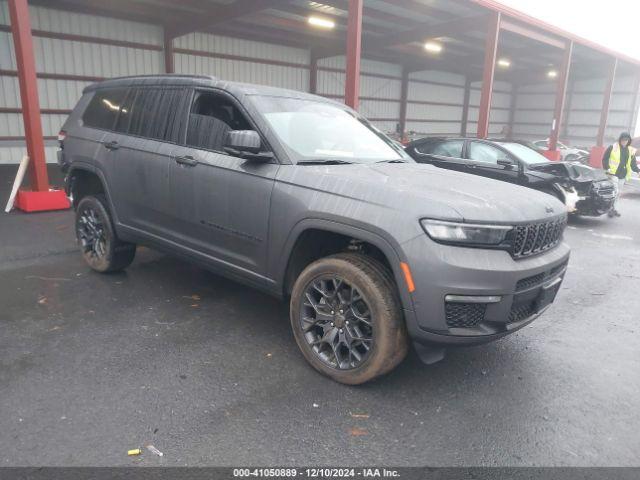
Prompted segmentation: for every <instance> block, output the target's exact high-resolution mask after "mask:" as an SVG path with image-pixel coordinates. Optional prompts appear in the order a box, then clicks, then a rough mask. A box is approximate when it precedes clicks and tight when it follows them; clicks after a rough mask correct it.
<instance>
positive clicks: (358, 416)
mask: <svg viewBox="0 0 640 480" xmlns="http://www.w3.org/2000/svg"><path fill="white" fill-rule="evenodd" d="M349 415H351V418H369V414H368V413H352V412H349Z"/></svg>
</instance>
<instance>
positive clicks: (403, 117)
mask: <svg viewBox="0 0 640 480" xmlns="http://www.w3.org/2000/svg"><path fill="white" fill-rule="evenodd" d="M408 96H409V70H408V69H407V67H404V68H403V69H402V83H401V84H400V132H398V133H400V141H401V142H402V141H404V137H405V134H406V133H407V98H408Z"/></svg>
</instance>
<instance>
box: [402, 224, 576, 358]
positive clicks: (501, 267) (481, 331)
mask: <svg viewBox="0 0 640 480" xmlns="http://www.w3.org/2000/svg"><path fill="white" fill-rule="evenodd" d="M403 249H404V252H405V254H406V255H407V259H408V263H409V265H410V268H411V271H412V274H413V279H414V283H415V288H416V290H415V291H414V292H413V293H412V294H411V296H412V303H413V307H414V308H413V311H409V310H407V311H405V318H406V323H407V328H408V331H409V333H410V335H411V336H412V338H413V340H414V341H416V342H418V343H422V344H434V343H435V344H450V345H472V344H481V343H486V342H490V341H492V340H495V339H497V338H500V337H503V336H505V335H508V334H510V333H512V332H514V331H516V330H518V329H519V328H522V327H523V326H525V325H527V324H528V323H530V322H532V321H533V320H534V319H535V318H537V317H538V316H539V315H540V314H541V313H543V312H544V311H545V310H546V309H547V308H548V307H549V305H550V304H551V303H552V302H553V300H554V298H555V294H556V293H557V291H558V290H559V288H560V285H561V282H562V279H563V278H564V274H565V271H566V267H567V263H568V260H569V254H570V252H569V247H568V246H567V245H566V244H564V243H561V244H559V245H558V246H557V247H555V248H553V249H551V250H548V251H546V252H544V253H541V254H538V255H535V256H532V257H529V258H523V259H519V260H514V259H513V258H512V257H511V255H510V254H509V253H508V252H505V251H502V250H484V249H477V248H464V247H457V246H447V245H440V244H437V243H435V242H433V241H431V240H430V239H429V238H428V237H426V236H424V237H418V238H415V239H413V240H411V241H409V242H407V243H405V244H404V245H403ZM452 296H453V297H452ZM469 296H472V297H480V298H478V299H470V300H471V301H470V302H466V305H469V306H468V307H465V306H464V305H465V302H464V300H465V298H460V297H469ZM490 297H494V298H490ZM447 299H449V300H451V299H453V300H454V301H453V302H448V301H447ZM481 299H485V300H490V303H478V301H481ZM474 304H475V306H474ZM478 305H480V306H479V307H478Z"/></svg>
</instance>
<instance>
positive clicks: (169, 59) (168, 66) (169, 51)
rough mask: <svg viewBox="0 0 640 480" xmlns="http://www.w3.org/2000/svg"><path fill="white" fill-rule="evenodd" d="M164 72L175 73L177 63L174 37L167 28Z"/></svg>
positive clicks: (165, 33)
mask: <svg viewBox="0 0 640 480" xmlns="http://www.w3.org/2000/svg"><path fill="white" fill-rule="evenodd" d="M163 46H164V72H165V73H175V72H176V70H175V63H174V56H173V37H172V36H171V35H170V34H169V32H167V30H166V28H165V31H164V44H163Z"/></svg>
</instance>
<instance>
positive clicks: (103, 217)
mask: <svg viewBox="0 0 640 480" xmlns="http://www.w3.org/2000/svg"><path fill="white" fill-rule="evenodd" d="M76 239H77V241H78V245H79V246H80V249H81V252H82V257H83V258H84V260H85V262H87V265H89V266H90V267H91V268H92V269H93V270H95V271H97V272H101V273H106V272H117V271H118V270H122V269H124V268H126V267H128V266H129V265H130V264H131V262H132V261H133V258H134V257H135V254H136V246H135V244H133V243H128V242H123V241H121V240H120V239H118V236H117V235H116V231H115V229H114V228H113V222H112V220H111V215H110V214H109V207H108V203H107V200H106V198H105V197H104V196H103V195H95V196H93V195H90V196H86V197H84V198H83V199H82V200H80V203H79V204H78V208H76Z"/></svg>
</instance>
